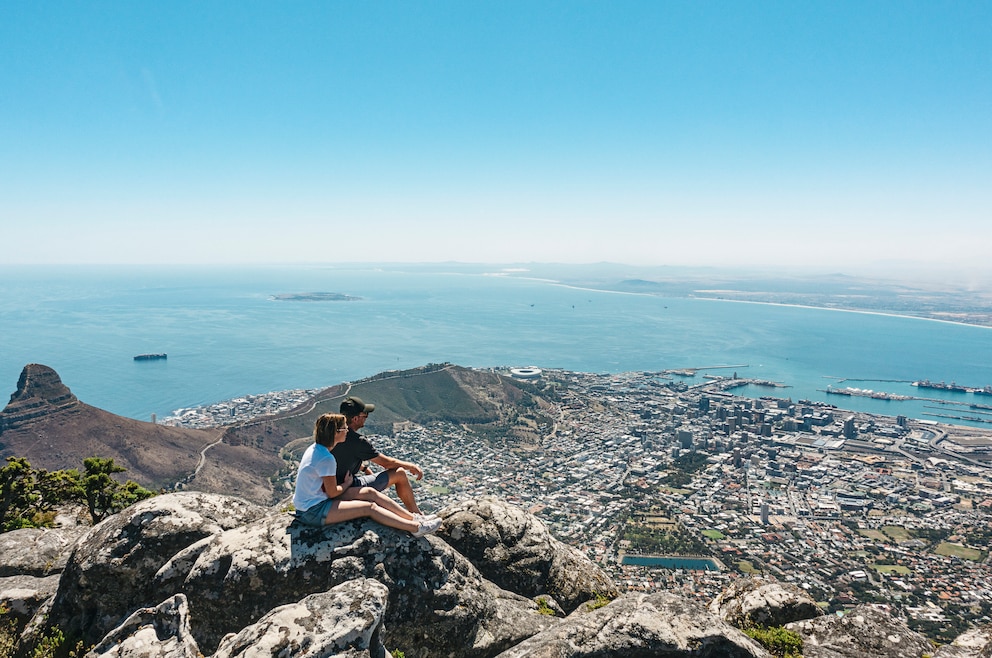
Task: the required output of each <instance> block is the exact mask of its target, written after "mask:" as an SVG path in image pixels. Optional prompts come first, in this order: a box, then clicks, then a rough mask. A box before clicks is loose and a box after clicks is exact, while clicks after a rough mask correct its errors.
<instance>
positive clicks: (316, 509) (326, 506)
mask: <svg viewBox="0 0 992 658" xmlns="http://www.w3.org/2000/svg"><path fill="white" fill-rule="evenodd" d="M334 503H335V500H334V499H333V498H328V499H327V500H325V501H324V502H322V503H317V504H316V505H314V506H313V507H310V508H309V509H306V510H304V511H302V512H301V511H299V510H297V511H296V520H297V521H299V522H300V523H302V524H303V525H314V526H318V527H319V526H322V525H324V519H326V518H327V513H328V512H330V511H331V509H332V508H333V507H334Z"/></svg>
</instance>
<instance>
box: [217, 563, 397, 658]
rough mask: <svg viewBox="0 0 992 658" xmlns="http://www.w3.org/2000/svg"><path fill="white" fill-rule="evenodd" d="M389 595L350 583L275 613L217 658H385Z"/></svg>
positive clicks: (381, 588) (225, 645)
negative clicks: (324, 657)
mask: <svg viewBox="0 0 992 658" xmlns="http://www.w3.org/2000/svg"><path fill="white" fill-rule="evenodd" d="M388 597H389V590H388V589H386V587H385V585H383V584H382V583H379V582H377V581H375V580H371V579H362V580H350V581H348V582H345V583H342V584H340V585H337V586H336V587H332V588H331V589H330V590H328V591H327V592H321V593H319V594H311V595H310V596H308V597H306V598H304V599H303V600H302V601H300V602H299V603H290V604H288V605H284V606H280V607H278V608H276V609H275V610H272V611H271V612H269V613H268V614H266V615H265V616H263V617H262V618H261V619H259V620H258V621H257V622H256V623H254V624H252V625H251V626H248V627H246V628H244V629H243V630H242V631H241V632H239V633H238V634H237V635H228V636H227V637H225V638H224V640H223V641H222V642H221V643H220V646H219V647H218V649H217V653H215V654H214V656H213V658H242V657H247V656H256V655H264V656H278V657H279V658H309V657H313V658H317V657H323V656H342V657H343V656H348V657H349V658H382V657H383V656H385V655H386V648H385V646H383V643H382V620H383V616H384V614H385V611H386V601H387V599H388Z"/></svg>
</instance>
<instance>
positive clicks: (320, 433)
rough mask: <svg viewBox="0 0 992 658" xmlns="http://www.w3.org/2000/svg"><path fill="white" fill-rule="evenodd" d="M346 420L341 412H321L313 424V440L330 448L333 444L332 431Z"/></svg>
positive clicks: (340, 426)
mask: <svg viewBox="0 0 992 658" xmlns="http://www.w3.org/2000/svg"><path fill="white" fill-rule="evenodd" d="M347 426H348V422H347V420H346V419H345V417H344V415H343V414H322V415H321V416H320V418H318V419H317V422H315V423H314V424H313V440H314V442H316V443H319V444H320V445H322V446H326V447H328V448H330V447H331V446H333V445H334V433H335V431H336V430H339V429H341V428H342V427H347Z"/></svg>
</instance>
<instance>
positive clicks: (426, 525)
mask: <svg viewBox="0 0 992 658" xmlns="http://www.w3.org/2000/svg"><path fill="white" fill-rule="evenodd" d="M440 527H441V519H425V520H423V521H420V527H419V528H417V532H415V533H413V536H414V537H423V536H424V535H430V534H433V533H435V532H437V529H438V528H440Z"/></svg>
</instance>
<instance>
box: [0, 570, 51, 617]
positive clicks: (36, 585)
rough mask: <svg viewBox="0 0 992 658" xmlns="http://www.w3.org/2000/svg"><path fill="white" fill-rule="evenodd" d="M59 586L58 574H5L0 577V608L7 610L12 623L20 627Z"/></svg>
mask: <svg viewBox="0 0 992 658" xmlns="http://www.w3.org/2000/svg"><path fill="white" fill-rule="evenodd" d="M58 587H59V577H58V574H53V575H51V576H45V577H43V578H38V577H35V576H6V577H4V578H0V609H2V610H7V611H9V614H10V615H11V616H12V617H13V619H14V623H15V624H16V625H17V627H18V628H22V627H23V626H24V625H25V624H27V622H28V621H29V620H30V619H31V617H33V616H34V613H35V612H37V611H38V609H39V608H40V607H41V605H42V604H43V603H44V602H45V601H47V600H48V599H49V598H50V597H51V596H52V595H53V594H55V590H57V589H58Z"/></svg>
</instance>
